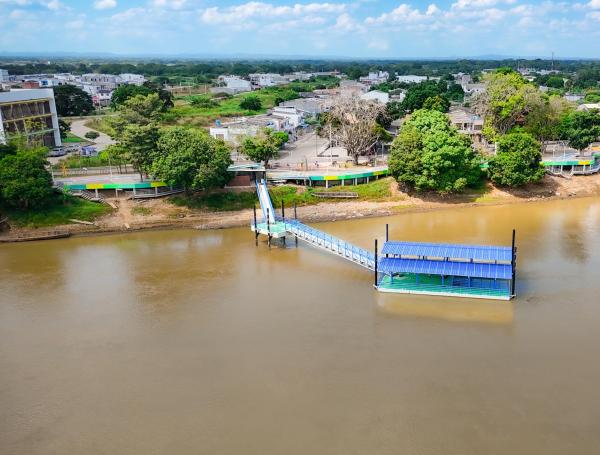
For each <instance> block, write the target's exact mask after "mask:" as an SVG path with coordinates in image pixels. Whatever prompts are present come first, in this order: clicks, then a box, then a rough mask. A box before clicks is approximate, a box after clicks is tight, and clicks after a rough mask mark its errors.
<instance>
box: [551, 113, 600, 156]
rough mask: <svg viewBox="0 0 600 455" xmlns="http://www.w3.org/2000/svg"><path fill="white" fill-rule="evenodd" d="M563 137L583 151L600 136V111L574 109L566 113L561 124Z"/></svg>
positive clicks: (572, 145)
mask: <svg viewBox="0 0 600 455" xmlns="http://www.w3.org/2000/svg"><path fill="white" fill-rule="evenodd" d="M560 134H561V138H562V139H566V140H568V141H569V145H570V146H571V147H573V148H576V149H577V150H579V151H581V150H584V149H586V148H587V147H588V146H589V145H590V144H591V143H592V142H595V141H597V140H598V139H599V138H600V111H598V110H596V109H592V110H590V111H574V112H571V113H570V114H568V115H566V116H565V117H564V118H563V120H562V122H561V125H560Z"/></svg>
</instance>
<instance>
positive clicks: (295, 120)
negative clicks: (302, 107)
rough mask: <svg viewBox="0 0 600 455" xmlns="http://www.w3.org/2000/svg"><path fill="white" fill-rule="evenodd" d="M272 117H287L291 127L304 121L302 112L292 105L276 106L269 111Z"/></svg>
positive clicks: (295, 126) (296, 126) (297, 125)
mask: <svg viewBox="0 0 600 455" xmlns="http://www.w3.org/2000/svg"><path fill="white" fill-rule="evenodd" d="M271 114H272V115H273V117H277V118H282V119H287V121H288V124H289V125H290V127H291V128H294V129H295V128H298V127H299V126H300V125H302V123H304V114H303V113H302V112H300V111H299V110H298V109H296V108H295V107H293V106H277V107H275V108H273V111H272V113H271Z"/></svg>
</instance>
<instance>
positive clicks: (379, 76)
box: [358, 71, 390, 86]
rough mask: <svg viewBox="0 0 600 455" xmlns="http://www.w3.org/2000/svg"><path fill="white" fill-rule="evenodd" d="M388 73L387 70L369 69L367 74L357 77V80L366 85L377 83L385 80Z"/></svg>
mask: <svg viewBox="0 0 600 455" xmlns="http://www.w3.org/2000/svg"><path fill="white" fill-rule="evenodd" d="M389 77H390V74H389V73H388V72H387V71H371V72H369V75H368V76H363V77H360V78H358V80H359V82H362V83H363V84H366V85H369V86H371V85H377V84H382V83H384V82H387V80H388V79H389Z"/></svg>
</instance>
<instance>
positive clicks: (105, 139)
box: [71, 119, 115, 151]
mask: <svg viewBox="0 0 600 455" xmlns="http://www.w3.org/2000/svg"><path fill="white" fill-rule="evenodd" d="M86 121H87V119H83V120H74V121H73V123H71V132H72V133H73V134H74V135H76V136H79V137H82V138H85V133H88V132H90V131H96V130H93V129H91V128H88V127H87V126H85V125H84V123H85V122H86ZM96 132H97V133H98V134H100V136H98V137H97V138H96V139H93V140H90V142H92V143H93V144H94V147H96V149H97V150H98V151H101V150H104V149H105V148H106V147H108V146H109V145H112V144H114V143H115V141H113V140H112V139H111V138H110V136H108V135H107V134H104V133H102V132H100V131H96Z"/></svg>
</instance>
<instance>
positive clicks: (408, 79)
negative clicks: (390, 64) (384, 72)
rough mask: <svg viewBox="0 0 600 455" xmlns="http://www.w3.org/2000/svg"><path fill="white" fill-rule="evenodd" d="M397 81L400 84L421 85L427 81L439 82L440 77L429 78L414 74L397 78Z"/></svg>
mask: <svg viewBox="0 0 600 455" xmlns="http://www.w3.org/2000/svg"><path fill="white" fill-rule="evenodd" d="M396 80H397V81H398V82H404V83H406V84H420V83H421V82H425V81H439V80H440V78H439V77H429V76H416V75H414V74H408V75H404V76H396Z"/></svg>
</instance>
